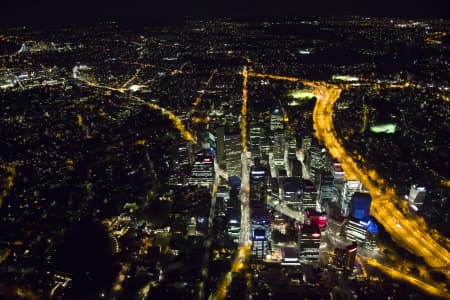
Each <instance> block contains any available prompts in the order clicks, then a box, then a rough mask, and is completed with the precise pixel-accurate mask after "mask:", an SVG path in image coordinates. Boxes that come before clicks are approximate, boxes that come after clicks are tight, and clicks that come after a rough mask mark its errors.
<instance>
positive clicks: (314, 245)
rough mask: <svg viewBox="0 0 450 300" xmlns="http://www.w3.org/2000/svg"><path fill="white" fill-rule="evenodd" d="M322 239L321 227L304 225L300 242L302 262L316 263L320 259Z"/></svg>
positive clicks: (300, 232) (300, 234) (300, 233)
mask: <svg viewBox="0 0 450 300" xmlns="http://www.w3.org/2000/svg"><path fill="white" fill-rule="evenodd" d="M320 237H321V233H320V229H319V226H317V225H302V227H301V229H300V231H299V240H298V247H299V256H300V260H302V261H309V262H315V261H317V260H318V259H319V247H320Z"/></svg>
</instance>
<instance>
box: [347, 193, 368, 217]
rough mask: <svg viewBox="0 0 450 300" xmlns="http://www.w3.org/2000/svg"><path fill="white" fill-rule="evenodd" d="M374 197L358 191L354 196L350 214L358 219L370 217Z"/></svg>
mask: <svg viewBox="0 0 450 300" xmlns="http://www.w3.org/2000/svg"><path fill="white" fill-rule="evenodd" d="M371 202H372V197H371V196H370V194H368V193H360V192H356V193H354V194H353V196H352V204H351V212H350V215H351V216H352V217H353V218H355V219H358V220H362V219H364V218H367V217H369V215H370V204H371Z"/></svg>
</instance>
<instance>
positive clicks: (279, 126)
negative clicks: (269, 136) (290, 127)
mask: <svg viewBox="0 0 450 300" xmlns="http://www.w3.org/2000/svg"><path fill="white" fill-rule="evenodd" d="M283 129H284V122H283V113H282V111H281V110H280V109H279V108H275V109H274V110H273V111H272V113H271V114H270V130H271V131H272V132H276V131H282V130H283Z"/></svg>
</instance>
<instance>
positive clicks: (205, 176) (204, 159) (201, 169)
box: [188, 152, 214, 186]
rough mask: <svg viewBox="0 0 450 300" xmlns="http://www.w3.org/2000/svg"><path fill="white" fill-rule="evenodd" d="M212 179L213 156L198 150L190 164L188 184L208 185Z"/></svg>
mask: <svg viewBox="0 0 450 300" xmlns="http://www.w3.org/2000/svg"><path fill="white" fill-rule="evenodd" d="M213 181H214V157H213V156H211V155H208V154H205V153H204V152H199V153H198V154H197V157H196V159H195V161H194V165H193V166H192V170H191V176H190V177H189V179H188V183H189V184H193V185H203V186H208V185H210V184H212V183H213Z"/></svg>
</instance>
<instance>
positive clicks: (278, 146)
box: [273, 132, 286, 167]
mask: <svg viewBox="0 0 450 300" xmlns="http://www.w3.org/2000/svg"><path fill="white" fill-rule="evenodd" d="M285 149H286V145H285V135H284V133H283V132H277V133H275V135H274V139H273V163H274V164H275V166H282V167H285V159H284V154H285Z"/></svg>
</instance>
